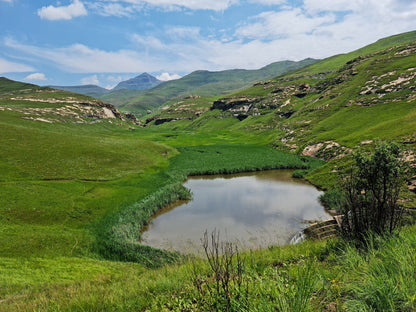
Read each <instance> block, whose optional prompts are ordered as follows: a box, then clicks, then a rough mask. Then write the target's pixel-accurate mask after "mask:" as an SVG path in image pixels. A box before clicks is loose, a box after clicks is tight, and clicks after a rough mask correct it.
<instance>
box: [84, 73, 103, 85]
mask: <svg viewBox="0 0 416 312" xmlns="http://www.w3.org/2000/svg"><path fill="white" fill-rule="evenodd" d="M81 83H82V84H83V85H99V84H100V81H99V80H98V77H97V75H92V76H89V77H84V78H82V79H81Z"/></svg>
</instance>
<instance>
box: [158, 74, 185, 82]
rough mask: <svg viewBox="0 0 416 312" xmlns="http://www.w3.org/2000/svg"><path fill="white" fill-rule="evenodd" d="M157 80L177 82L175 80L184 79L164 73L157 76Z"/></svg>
mask: <svg viewBox="0 0 416 312" xmlns="http://www.w3.org/2000/svg"><path fill="white" fill-rule="evenodd" d="M156 78H157V79H159V80H161V81H169V80H175V79H179V78H182V77H181V76H179V75H178V74H172V75H171V74H169V73H162V74H160V75H158V76H156Z"/></svg>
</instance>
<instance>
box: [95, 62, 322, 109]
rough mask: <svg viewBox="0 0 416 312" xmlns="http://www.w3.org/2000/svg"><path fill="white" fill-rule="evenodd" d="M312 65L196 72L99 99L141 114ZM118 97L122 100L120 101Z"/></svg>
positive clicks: (297, 64) (287, 64)
mask: <svg viewBox="0 0 416 312" xmlns="http://www.w3.org/2000/svg"><path fill="white" fill-rule="evenodd" d="M314 62H316V60H313V59H306V60H303V61H300V62H292V61H283V62H276V63H273V64H270V65H268V66H265V67H263V68H261V69H259V70H243V69H235V70H225V71H219V72H209V71H202V70H201V71H196V72H193V73H191V74H189V75H186V76H185V77H183V78H181V79H177V80H171V81H167V82H164V83H161V84H160V85H158V86H156V87H154V88H152V89H150V90H147V91H145V92H143V93H140V94H139V95H138V96H135V97H134V96H133V95H134V94H135V93H129V95H127V96H125V95H124V93H120V92H118V93H116V94H114V93H113V92H112V93H110V94H107V95H105V96H102V97H101V96H100V98H101V99H103V100H106V101H108V102H110V103H113V104H115V105H117V106H118V107H119V108H120V109H122V110H127V111H132V112H136V113H142V114H145V113H146V112H147V111H148V110H154V109H156V108H158V107H160V106H162V105H163V103H165V102H167V101H168V100H172V99H174V98H177V97H185V96H188V95H199V96H216V95H221V94H226V93H229V92H231V91H234V90H238V89H241V88H243V87H247V86H249V85H251V84H253V83H254V82H256V81H259V80H264V79H270V78H272V77H275V76H277V75H279V74H281V73H284V72H286V71H289V70H293V69H295V68H299V67H302V66H305V65H308V64H311V63H314ZM119 96H121V97H124V99H123V100H120V99H119Z"/></svg>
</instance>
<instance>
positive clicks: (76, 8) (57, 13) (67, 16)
mask: <svg viewBox="0 0 416 312" xmlns="http://www.w3.org/2000/svg"><path fill="white" fill-rule="evenodd" d="M38 15H39V17H40V18H41V19H47V20H50V21H57V20H71V19H73V18H74V17H78V16H84V15H87V10H86V9H85V6H84V4H83V3H82V2H81V1H79V0H73V2H72V3H71V4H70V5H68V6H59V7H55V6H53V5H50V6H47V7H42V8H40V9H39V10H38Z"/></svg>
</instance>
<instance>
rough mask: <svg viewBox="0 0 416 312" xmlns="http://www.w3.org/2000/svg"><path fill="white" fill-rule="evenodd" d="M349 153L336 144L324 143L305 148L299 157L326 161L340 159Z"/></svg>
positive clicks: (349, 150) (347, 149)
mask: <svg viewBox="0 0 416 312" xmlns="http://www.w3.org/2000/svg"><path fill="white" fill-rule="evenodd" d="M351 151H352V150H351V149H349V148H346V147H345V146H342V145H340V144H339V143H337V142H333V141H326V142H321V143H317V144H311V145H308V146H306V147H305V148H304V150H303V151H302V153H301V155H302V156H310V157H315V158H319V159H322V160H325V161H328V160H331V159H338V158H341V157H343V156H345V154H348V153H351Z"/></svg>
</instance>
